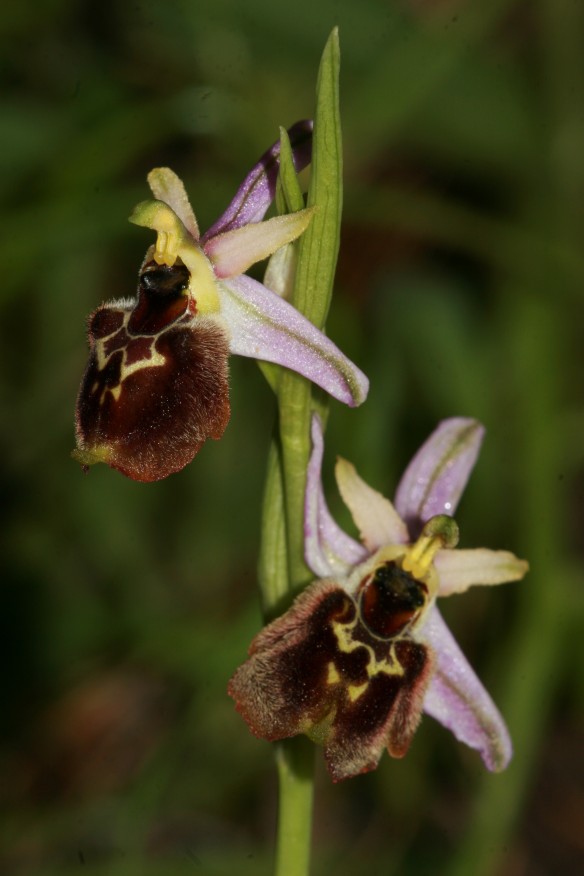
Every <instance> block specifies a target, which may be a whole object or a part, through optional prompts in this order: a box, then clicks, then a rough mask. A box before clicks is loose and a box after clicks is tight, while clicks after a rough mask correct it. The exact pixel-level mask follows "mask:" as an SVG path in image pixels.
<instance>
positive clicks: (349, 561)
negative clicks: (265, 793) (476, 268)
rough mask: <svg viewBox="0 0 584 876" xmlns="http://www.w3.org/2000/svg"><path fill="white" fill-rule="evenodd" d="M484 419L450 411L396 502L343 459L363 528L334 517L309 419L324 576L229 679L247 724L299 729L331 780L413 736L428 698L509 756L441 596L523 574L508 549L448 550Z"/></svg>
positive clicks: (485, 751)
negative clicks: (351, 531)
mask: <svg viewBox="0 0 584 876" xmlns="http://www.w3.org/2000/svg"><path fill="white" fill-rule="evenodd" d="M483 431H484V430H483V427H482V426H481V425H480V424H479V423H478V422H477V421H475V420H470V419H463V418H453V419H449V420H444V421H443V422H442V423H441V424H440V425H439V426H438V428H437V429H436V431H435V432H434V433H433V434H432V435H431V436H430V438H429V439H428V440H427V441H426V443H425V444H424V445H423V447H422V448H421V449H420V450H419V451H418V453H417V454H416V456H415V457H414V459H413V460H412V461H411V463H410V464H409V466H408V468H407V469H406V472H405V474H404V475H403V477H402V480H401V482H400V485H399V487H398V489H397V493H396V496H395V504H392V503H391V502H390V501H389V500H388V499H386V498H384V497H383V496H381V495H380V494H379V493H377V492H376V491H375V490H373V489H371V487H369V486H368V485H367V484H366V483H365V482H364V481H363V480H361V478H360V477H359V475H358V474H357V472H356V470H355V469H354V467H353V466H352V465H351V464H350V463H348V462H346V461H345V460H343V459H339V460H338V462H337V467H336V478H337V483H338V486H339V490H340V492H341V495H342V497H343V500H344V501H345V503H346V505H347V506H348V508H349V510H350V512H351V514H352V516H353V519H354V521H355V524H356V525H357V527H358V529H359V531H360V533H361V538H362V543H359V542H357V541H355V540H354V539H353V538H352V537H350V536H349V535H347V534H346V533H345V532H343V531H342V530H341V529H340V528H339V527H338V526H337V524H336V523H335V521H334V520H333V518H332V517H331V515H330V513H329V511H328V508H327V505H326V502H325V499H324V494H323V490H322V485H321V474H320V472H321V465H322V455H323V437H322V430H321V426H320V421H319V420H318V418H317V417H315V418H314V422H313V432H312V437H313V448H314V449H313V453H312V457H311V460H310V464H309V469H308V476H307V490H306V505H305V545H306V561H307V563H308V565H309V566H310V568H311V569H312V571H313V572H314V573H315V574H316V575H319V576H320V578H319V580H317V581H315V582H314V583H312V584H311V585H309V586H308V587H307V588H306V590H304V591H303V592H302V593H301V595H300V596H299V597H298V598H297V599H296V601H295V602H294V604H293V605H292V607H291V608H290V609H289V610H288V611H287V612H286V613H285V614H284V615H282V616H281V617H280V618H278V619H277V620H275V621H274V622H273V623H271V624H269V625H268V626H267V627H266V628H265V629H264V630H263V631H262V632H260V633H259V635H257V636H256V638H255V639H254V641H253V642H252V645H251V647H250V651H249V655H250V656H249V659H248V660H247V661H246V662H245V663H244V664H243V665H242V666H241V667H240V668H239V669H238V670H237V671H236V672H235V674H234V676H233V678H232V679H231V681H230V683H229V693H230V695H231V696H232V697H233V698H234V700H235V703H236V708H237V710H238V711H239V712H240V713H241V715H242V716H243V718H244V719H245V721H246V722H247V723H248V725H249V727H250V729H251V730H252V732H253V733H254V734H255V735H257V736H259V737H260V738H263V739H267V740H270V741H274V740H278V739H283V738H286V737H290V736H294V735H296V734H298V733H305V734H307V735H308V736H309V737H311V738H312V739H313V740H315V741H317V742H320V743H322V744H323V745H324V753H325V759H326V763H327V767H328V769H329V772H330V773H331V775H332V778H333V780H334V781H340V780H341V779H345V778H348V777H350V776H355V775H358V774H360V773H365V772H368V771H369V770H372V769H374V768H375V767H376V766H377V764H378V762H379V759H380V757H381V755H382V753H383V751H384V749H387V750H388V752H389V754H390V755H392V756H393V757H402V756H403V755H404V754H405V753H406V752H407V750H408V748H409V745H410V742H411V740H412V737H413V734H414V732H415V730H416V728H417V726H418V724H419V721H420V718H421V715H422V712H426V713H427V714H429V715H431V716H432V717H433V718H435V719H436V720H438V721H439V722H440V723H442V724H443V725H444V726H445V727H447V728H448V729H449V730H451V731H452V733H453V734H454V735H455V736H456V738H457V739H459V740H460V741H461V742H464V743H466V744H467V745H468V746H470V747H471V748H474V749H477V750H478V751H479V752H480V753H481V756H482V758H483V761H484V763H485V765H486V767H487V768H488V769H489V770H492V771H498V770H502V769H504V768H505V766H506V765H507V763H508V762H509V759H510V757H511V742H510V738H509V734H508V731H507V728H506V726H505V723H504V721H503V719H502V718H501V715H500V714H499V712H498V710H497V708H496V707H495V705H494V703H493V701H492V700H491V698H490V696H489V694H488V693H487V692H486V690H485V689H484V687H483V686H482V684H481V682H480V681H479V679H478V678H477V676H476V675H475V673H474V672H473V670H472V668H471V667H470V665H469V664H468V662H467V660H466V658H465V657H464V655H463V654H462V652H461V650H460V648H459V647H458V645H457V643H456V641H455V640H454V638H453V636H452V635H451V633H450V632H449V630H448V628H447V626H446V624H445V623H444V621H443V619H442V617H441V615H440V612H439V610H438V608H437V606H436V600H437V598H441V597H445V596H450V595H451V594H453V593H462V592H464V591H465V590H467V589H468V588H469V587H471V586H473V585H475V584H500V583H503V582H505V581H516V580H519V579H521V578H522V577H523V576H524V575H525V573H526V571H527V569H528V565H527V563H526V562H525V561H523V560H520V559H518V558H517V557H516V556H514V555H513V554H512V553H509V552H508V551H491V550H487V549H484V548H479V549H476V550H454V548H455V547H456V544H457V542H458V527H457V525H456V523H455V521H454V519H453V518H452V516H451V515H452V514H453V513H454V511H455V510H456V507H457V504H458V501H459V499H460V496H461V493H462V491H463V489H464V487H465V485H466V482H467V479H468V476H469V474H470V472H471V470H472V468H473V466H474V463H475V461H476V458H477V455H478V451H479V447H480V444H481V441H482V437H483Z"/></svg>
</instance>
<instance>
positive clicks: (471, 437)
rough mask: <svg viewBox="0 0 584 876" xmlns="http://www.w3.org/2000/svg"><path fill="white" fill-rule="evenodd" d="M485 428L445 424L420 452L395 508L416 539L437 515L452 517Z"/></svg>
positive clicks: (457, 421)
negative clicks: (428, 522) (424, 526)
mask: <svg viewBox="0 0 584 876" xmlns="http://www.w3.org/2000/svg"><path fill="white" fill-rule="evenodd" d="M483 435H484V428H483V426H481V424H480V423H479V422H478V421H477V420H471V419H468V418H466V417H452V418H450V419H448V420H443V421H442V422H441V423H440V425H439V426H438V428H437V429H435V431H434V432H433V433H432V434H431V435H430V437H429V438H428V440H427V441H426V442H425V443H424V444H423V445H422V447H421V448H420V449H419V450H418V452H417V453H416V455H415V456H414V458H413V459H412V461H411V462H410V464H409V465H408V467H407V469H406V471H405V472H404V475H403V477H402V479H401V481H400V484H399V486H398V488H397V491H396V494H395V507H396V510H397V512H398V514H399V515H400V517H402V518H403V520H404V521H405V522H406V524H407V526H408V529H409V531H410V534H411V536H412V538H414V539H415V538H417V537H418V535H419V533H420V531H421V529H422V527H423V525H424V523H426V521H427V520H429V519H430V517H434V516H435V515H436V514H448V515H450V516H452V515H453V514H454V512H455V511H456V507H457V505H458V502H459V499H460V497H461V495H462V491H463V490H464V488H465V486H466V482H467V481H468V477H469V475H470V473H471V471H472V469H473V466H474V464H475V462H476V459H477V456H478V452H479V449H480V446H481V441H482V439H483Z"/></svg>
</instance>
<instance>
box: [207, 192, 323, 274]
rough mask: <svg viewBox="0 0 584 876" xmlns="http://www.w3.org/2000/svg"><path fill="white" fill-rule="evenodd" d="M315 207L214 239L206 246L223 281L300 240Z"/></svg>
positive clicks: (238, 229)
mask: <svg viewBox="0 0 584 876" xmlns="http://www.w3.org/2000/svg"><path fill="white" fill-rule="evenodd" d="M313 213H314V207H310V208H308V209H306V210H299V211H298V212H297V213H288V214H287V215H286V216H274V218H273V219H268V220H266V221H264V222H252V223H250V224H248V225H244V226H242V227H241V228H235V229H233V230H232V231H226V232H224V233H223V234H218V235H217V236H216V237H212V238H211V239H210V240H209V241H208V242H207V243H206V244H205V246H204V250H205V254H206V255H207V256H208V258H209V259H210V260H211V262H212V264H213V267H214V270H215V274H216V276H217V277H219V279H227V278H228V277H235V276H237V275H238V274H243V273H244V271H247V269H248V268H249V267H251V265H254V264H255V263H256V262H259V261H261V260H262V259H267V258H268V256H271V255H272V253H274V252H276V250H277V249H280V247H281V246H284V245H285V244H287V243H291V242H292V241H293V240H296V238H297V237H299V236H300V235H301V234H302V232H303V231H304V230H305V229H306V228H307V226H308V224H309V222H310V220H311V218H312V215H313Z"/></svg>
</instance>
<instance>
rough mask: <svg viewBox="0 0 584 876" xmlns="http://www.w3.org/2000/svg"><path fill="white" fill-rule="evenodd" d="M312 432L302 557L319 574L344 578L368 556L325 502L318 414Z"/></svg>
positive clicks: (321, 437)
mask: <svg viewBox="0 0 584 876" xmlns="http://www.w3.org/2000/svg"><path fill="white" fill-rule="evenodd" d="M311 436H312V453H311V456H310V462H309V464H308V471H307V475H306V496H305V501H304V558H305V560H306V564H307V565H308V567H309V568H310V569H311V570H312V571H313V572H314V574H315V575H318V576H319V577H320V578H328V577H330V576H335V575H338V576H341V577H343V578H344V577H345V576H347V575H348V574H349V572H350V570H351V569H352V567H353V566H356V565H358V564H359V563H362V562H363V561H364V560H365V559H366V558H367V556H368V551H366V550H365V548H364V547H363V545H361V544H359V542H357V541H355V539H353V538H351V536H350V535H347V533H346V532H344V531H343V530H342V529H341V528H340V526H338V525H337V524H336V523H335V521H334V520H333V518H332V517H331V514H330V511H329V509H328V506H327V504H326V499H325V497H324V492H323V489H322V479H321V469H322V457H323V453H324V441H323V434H322V423H321V420H320V417H319V416H318V414H314V415H313V417H312V428H311Z"/></svg>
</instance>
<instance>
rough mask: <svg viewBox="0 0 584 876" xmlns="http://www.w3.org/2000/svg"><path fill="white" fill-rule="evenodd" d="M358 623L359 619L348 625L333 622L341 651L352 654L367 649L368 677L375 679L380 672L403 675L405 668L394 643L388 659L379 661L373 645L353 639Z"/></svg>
mask: <svg viewBox="0 0 584 876" xmlns="http://www.w3.org/2000/svg"><path fill="white" fill-rule="evenodd" d="M358 622H359V618H358V617H356V618H355V619H354V620H353V621H351V623H348V624H342V623H339V621H333V623H332V628H333V632H334V634H335V638H336V640H337V644H338V646H339V651H342V653H343V654H352V653H353V651H356V650H357V649H358V648H365V650H366V651H367V654H368V656H369V661H368V663H367V675H368V676H369V678H373V676H374V675H377V674H378V673H379V672H383V673H384V674H385V675H403V674H404V668H403V666H402V665H401V663H400V662H399V660H398V659H397V656H396V653H395V646H394V645H393V643H392V645H391V646H390V649H389V653H388V655H387V657H385V658H383V660H378V659H377V657H376V656H375V651H374V650H373V648H372V647H371V645H367V644H366V643H365V642H359V641H358V640H356V639H353V636H352V631H353V630H354V629H355V627H356V626H357V624H358Z"/></svg>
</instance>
